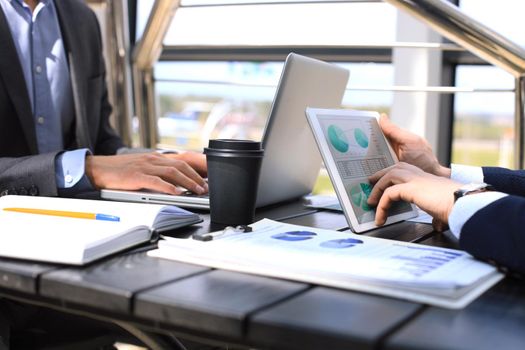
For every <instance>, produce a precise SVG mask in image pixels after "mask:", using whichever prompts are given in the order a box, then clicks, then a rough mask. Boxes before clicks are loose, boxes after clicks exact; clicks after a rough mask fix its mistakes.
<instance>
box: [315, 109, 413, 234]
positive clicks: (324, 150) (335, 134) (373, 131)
mask: <svg viewBox="0 0 525 350" xmlns="http://www.w3.org/2000/svg"><path fill="white" fill-rule="evenodd" d="M306 116H307V119H308V123H309V124H310V127H311V129H312V133H313V135H314V137H315V140H316V142H317V146H318V147H319V151H320V152H321V156H322V158H323V161H324V164H325V166H326V169H327V170H328V174H329V175H330V179H331V180H332V184H333V186H334V189H335V192H336V194H337V197H338V199H339V202H340V203H341V207H342V208H343V211H344V214H345V216H346V220H347V221H348V224H349V225H350V228H351V229H352V230H353V231H354V232H363V231H367V230H370V229H373V228H376V227H377V226H376V225H375V223H374V219H375V210H374V208H371V207H369V206H368V204H367V199H368V196H369V195H370V193H371V192H372V186H371V185H370V183H369V181H368V177H369V176H370V175H372V174H374V173H375V172H377V171H378V170H381V169H384V168H386V167H389V166H391V165H394V164H395V163H396V162H397V157H396V155H395V153H394V152H393V150H392V148H391V147H390V145H389V144H388V142H387V140H386V138H385V136H384V135H383V132H382V131H381V128H380V127H379V124H378V122H377V120H378V118H379V114H378V113H376V112H364V111H354V110H340V109H316V108H307V109H306ZM415 216H417V210H416V207H415V206H414V205H412V204H410V203H407V202H396V203H394V204H393V205H392V206H391V207H390V209H389V212H388V219H387V221H386V223H385V224H386V225H388V224H392V223H395V222H399V221H402V220H406V219H410V218H413V217H415Z"/></svg>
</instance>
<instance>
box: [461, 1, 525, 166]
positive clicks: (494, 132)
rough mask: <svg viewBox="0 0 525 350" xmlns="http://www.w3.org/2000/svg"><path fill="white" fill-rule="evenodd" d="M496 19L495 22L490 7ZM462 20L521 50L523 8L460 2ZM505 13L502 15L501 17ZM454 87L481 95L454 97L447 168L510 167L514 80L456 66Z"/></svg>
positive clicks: (477, 68)
mask: <svg viewBox="0 0 525 350" xmlns="http://www.w3.org/2000/svg"><path fill="white" fill-rule="evenodd" d="M496 6H497V9H498V11H499V15H497V16H495V15H494V11H495V7H496ZM460 7H461V9H462V10H463V11H465V13H466V14H468V15H469V16H472V17H473V18H474V19H476V20H478V21H480V22H481V23H483V24H484V25H486V26H488V27H489V28H491V29H493V30H495V31H497V32H498V33H500V34H501V35H503V36H504V37H506V38H508V39H510V40H512V41H514V42H515V43H518V44H519V45H521V46H523V45H525V33H524V32H523V30H522V29H521V26H520V25H517V23H520V21H521V17H522V15H523V13H525V3H524V2H521V1H513V0H501V1H498V2H495V1H475V0H461V1H460ZM502 11H504V12H505V15H504V16H503V15H501V12H502ZM456 85H457V86H458V87H474V88H476V89H479V90H485V92H474V93H458V94H456V96H455V106H454V114H455V119H454V127H453V130H454V136H453V142H452V162H454V163H462V164H471V165H492V166H504V167H510V168H512V167H513V156H514V154H513V144H514V92H513V89H514V80H513V77H512V76H511V75H510V74H508V73H506V72H505V71H503V70H501V69H499V68H496V67H492V66H488V65H481V66H473V65H459V66H458V67H457V68H456Z"/></svg>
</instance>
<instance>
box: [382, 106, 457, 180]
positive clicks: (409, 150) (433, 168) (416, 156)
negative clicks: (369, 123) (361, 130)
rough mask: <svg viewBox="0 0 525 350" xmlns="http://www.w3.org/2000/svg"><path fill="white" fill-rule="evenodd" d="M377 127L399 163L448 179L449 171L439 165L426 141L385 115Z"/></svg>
mask: <svg viewBox="0 0 525 350" xmlns="http://www.w3.org/2000/svg"><path fill="white" fill-rule="evenodd" d="M379 126H380V127H381V129H382V130H383V133H384V134H385V136H386V138H387V139H388V141H389V142H390V145H391V146H392V148H393V149H394V152H395V153H396V155H397V158H398V159H399V161H400V162H405V163H408V164H412V165H415V166H417V167H418V168H420V169H422V170H423V171H425V172H427V173H430V174H434V175H437V176H443V177H448V178H450V169H449V168H447V167H444V166H441V165H440V164H439V161H438V160H437V158H436V156H435V155H434V153H433V152H432V147H430V144H429V143H428V141H427V140H425V139H424V138H422V137H420V136H417V135H415V134H413V133H411V132H409V131H406V130H403V129H401V128H399V127H398V126H396V125H395V124H393V123H392V122H391V121H390V119H389V118H388V117H387V116H386V115H385V114H382V115H381V118H380V119H379Z"/></svg>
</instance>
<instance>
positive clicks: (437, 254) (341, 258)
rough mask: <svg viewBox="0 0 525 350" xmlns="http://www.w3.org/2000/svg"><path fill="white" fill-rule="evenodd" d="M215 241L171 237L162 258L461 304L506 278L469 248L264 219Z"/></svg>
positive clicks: (163, 246) (445, 304)
mask: <svg viewBox="0 0 525 350" xmlns="http://www.w3.org/2000/svg"><path fill="white" fill-rule="evenodd" d="M250 226H252V227H253V232H250V233H231V232H227V233H225V234H224V235H216V237H215V238H214V239H213V240H212V241H208V242H202V241H197V240H192V239H177V238H166V239H165V240H163V241H160V242H159V249H156V250H153V251H150V252H148V254H149V255H151V256H155V257H161V258H168V259H174V260H178V261H183V262H188V263H193V264H198V265H204V266H209V267H215V268H221V269H227V270H233V271H239V272H246V273H252V274H259V275H264V276H271V277H279V278H285V279H291V280H296V281H301V282H307V283H314V284H319V285H326V286H332V287H338V288H344V289H350V290H356V291H363V292H369V293H375V294H381V295H387V296H392V297H397V298H401V299H406V300H410V301H415V302H422V303H427V304H431V305H435V306H441V307H447V308H461V307H464V306H465V305H467V304H468V303H469V302H471V301H472V300H474V299H475V298H476V297H477V296H479V295H480V294H481V293H483V292H484V291H485V290H487V289H488V288H490V287H491V286H492V285H494V284H495V283H497V282H498V281H499V280H501V279H502V278H503V275H502V274H500V273H499V272H498V271H497V270H496V268H495V267H493V266H492V265H489V264H486V263H483V262H481V261H478V260H476V259H474V258H473V257H472V256H471V255H469V254H468V253H466V252H463V251H459V250H453V249H446V248H438V247H430V246H423V245H419V244H413V243H404V242H398V241H391V240H385V239H380V238H374V237H366V236H359V235H355V234H351V233H348V232H338V231H331V230H322V229H315V228H311V227H303V226H297V225H290V224H285V223H279V222H275V221H272V220H268V219H264V220H261V221H259V222H257V223H255V224H252V225H250Z"/></svg>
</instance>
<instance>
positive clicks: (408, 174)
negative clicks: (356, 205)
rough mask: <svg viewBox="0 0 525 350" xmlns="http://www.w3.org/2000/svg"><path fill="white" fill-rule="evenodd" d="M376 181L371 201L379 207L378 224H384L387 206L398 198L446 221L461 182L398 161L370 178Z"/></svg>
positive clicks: (376, 219)
mask: <svg viewBox="0 0 525 350" xmlns="http://www.w3.org/2000/svg"><path fill="white" fill-rule="evenodd" d="M369 180H370V182H371V183H372V184H375V185H374V187H373V189H372V193H371V194H370V196H369V198H368V204H370V205H371V206H376V218H375V222H376V224H377V225H383V224H384V223H385V221H386V219H387V217H388V208H390V206H391V205H392V203H393V202H396V201H401V200H402V201H407V202H410V203H414V204H416V205H417V206H418V207H420V208H421V209H423V210H424V211H426V212H427V213H429V214H430V215H431V216H432V217H434V218H436V219H437V220H439V221H441V222H444V223H447V222H448V216H449V214H450V211H451V210H452V206H453V205H454V196H453V193H454V191H455V190H457V189H458V188H459V187H461V184H460V183H458V182H455V181H452V180H450V179H447V178H443V177H439V176H435V175H432V174H429V173H425V172H424V171H422V170H421V169H419V168H417V167H415V166H413V165H410V164H406V163H398V164H396V165H394V166H391V167H389V168H386V169H383V170H380V171H378V172H377V173H375V174H374V175H372V176H370V177H369Z"/></svg>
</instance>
